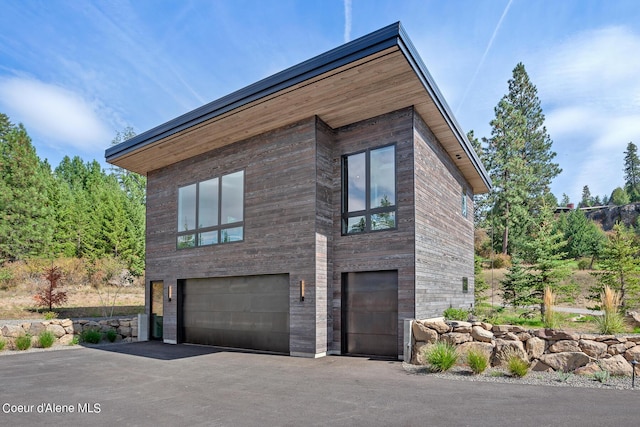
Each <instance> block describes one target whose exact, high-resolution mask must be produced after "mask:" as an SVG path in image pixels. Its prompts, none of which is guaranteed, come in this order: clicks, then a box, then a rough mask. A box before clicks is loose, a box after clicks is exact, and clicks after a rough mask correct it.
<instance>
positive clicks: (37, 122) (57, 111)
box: [0, 77, 113, 151]
mask: <svg viewBox="0 0 640 427" xmlns="http://www.w3.org/2000/svg"><path fill="white" fill-rule="evenodd" d="M0 103H2V106H3V110H4V111H7V112H8V115H9V116H10V117H11V119H12V121H15V122H18V121H19V122H22V123H24V125H25V126H26V128H27V130H28V131H30V133H31V131H32V130H33V131H35V132H36V133H38V134H40V135H46V136H47V137H48V138H51V139H53V140H55V141H56V142H57V143H59V144H61V145H70V146H73V147H75V148H79V149H81V150H84V151H91V150H93V149H95V147H96V146H99V147H104V146H106V145H108V142H109V140H110V139H111V136H112V134H113V132H112V131H111V130H109V128H108V126H106V125H105V124H104V123H103V122H102V120H101V119H100V117H99V116H98V114H97V113H96V108H95V107H94V106H93V105H91V103H89V102H87V101H86V100H84V99H83V98H82V97H81V96H79V95H78V94H76V93H74V92H72V91H69V90H67V89H64V88H62V87H59V86H55V85H52V84H46V83H43V82H41V81H38V80H34V79H28V78H17V77H15V78H8V79H1V80H0Z"/></svg>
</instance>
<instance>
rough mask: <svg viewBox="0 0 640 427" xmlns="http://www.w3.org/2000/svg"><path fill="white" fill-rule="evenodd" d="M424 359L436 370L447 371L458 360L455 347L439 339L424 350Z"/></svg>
mask: <svg viewBox="0 0 640 427" xmlns="http://www.w3.org/2000/svg"><path fill="white" fill-rule="evenodd" d="M424 359H425V360H426V361H427V363H429V365H431V369H432V370H433V371H436V372H445V371H448V370H449V369H451V368H452V367H453V365H455V364H456V362H457V361H458V354H457V353H456V348H455V347H454V346H452V345H451V344H449V343H446V342H442V341H439V342H437V343H435V344H433V345H432V346H430V347H428V348H427V349H426V350H425V354H424Z"/></svg>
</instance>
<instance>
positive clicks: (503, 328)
mask: <svg viewBox="0 0 640 427" xmlns="http://www.w3.org/2000/svg"><path fill="white" fill-rule="evenodd" d="M491 331H492V332H493V333H494V334H495V333H506V332H509V325H493V326H492V327H491Z"/></svg>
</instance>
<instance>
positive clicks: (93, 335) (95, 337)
mask: <svg viewBox="0 0 640 427" xmlns="http://www.w3.org/2000/svg"><path fill="white" fill-rule="evenodd" d="M80 339H81V340H82V342H86V343H89V344H98V343H99V342H100V340H101V339H102V334H101V333H100V331H95V330H93V329H90V330H87V331H83V332H82V334H81V336H80Z"/></svg>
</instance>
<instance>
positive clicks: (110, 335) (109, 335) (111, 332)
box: [107, 329, 118, 342]
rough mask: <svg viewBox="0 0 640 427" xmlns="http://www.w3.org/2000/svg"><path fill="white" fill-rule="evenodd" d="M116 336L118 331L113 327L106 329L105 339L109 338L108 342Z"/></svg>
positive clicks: (112, 340)
mask: <svg viewBox="0 0 640 427" xmlns="http://www.w3.org/2000/svg"><path fill="white" fill-rule="evenodd" d="M116 338H118V333H117V332H116V331H115V329H109V330H108V331H107V339H108V340H109V342H114V341H115V340H116Z"/></svg>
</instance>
